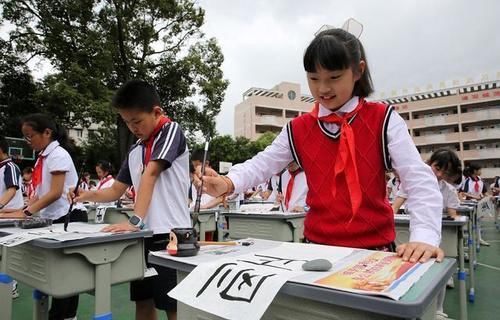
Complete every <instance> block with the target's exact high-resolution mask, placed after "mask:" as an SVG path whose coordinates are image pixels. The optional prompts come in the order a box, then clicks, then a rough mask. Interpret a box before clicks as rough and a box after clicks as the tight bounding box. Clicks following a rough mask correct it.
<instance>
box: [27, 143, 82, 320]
mask: <svg viewBox="0 0 500 320" xmlns="http://www.w3.org/2000/svg"><path fill="white" fill-rule="evenodd" d="M52 172H64V173H65V179H64V186H63V192H62V194H61V196H60V197H59V199H57V200H56V201H54V202H52V203H51V204H49V205H48V206H46V207H45V208H43V209H40V211H39V214H40V216H41V217H42V218H49V219H52V222H53V223H63V222H64V219H65V218H64V216H65V215H66V214H67V213H68V210H69V206H70V203H69V201H68V198H67V194H68V190H69V189H70V188H73V187H74V186H76V184H77V183H78V176H77V173H76V169H75V165H74V164H73V160H72V159H71V156H70V155H69V153H68V152H67V151H66V150H65V149H64V148H63V147H61V146H60V145H59V142H58V141H52V142H51V143H49V144H48V145H47V146H46V147H45V149H44V150H43V151H41V152H40V154H39V155H38V158H37V162H36V163H35V167H34V169H33V180H32V183H33V187H34V189H35V191H34V193H35V196H37V197H38V198H41V197H43V196H44V195H45V194H47V193H48V192H49V191H50V188H51V185H52ZM40 179H41V180H40ZM81 206H82V205H81V204H80V207H81ZM76 207H78V206H76ZM70 221H81V222H86V221H87V214H86V212H85V211H84V210H80V209H77V210H75V211H74V212H72V213H71V215H70ZM77 308H78V295H76V296H71V297H67V298H62V299H59V298H53V299H52V305H51V308H50V310H49V319H66V318H72V317H74V316H75V315H76V310H77Z"/></svg>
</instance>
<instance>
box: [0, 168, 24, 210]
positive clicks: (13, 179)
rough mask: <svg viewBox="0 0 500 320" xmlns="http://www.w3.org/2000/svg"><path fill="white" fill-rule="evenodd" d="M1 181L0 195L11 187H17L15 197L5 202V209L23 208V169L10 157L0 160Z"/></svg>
mask: <svg viewBox="0 0 500 320" xmlns="http://www.w3.org/2000/svg"><path fill="white" fill-rule="evenodd" d="M0 181H1V183H0V195H3V194H4V193H5V192H6V191H7V190H8V189H10V188H15V189H16V193H15V194H14V197H13V198H12V199H11V200H10V201H9V202H8V203H3V205H4V207H3V209H22V207H23V205H24V202H23V194H22V185H23V184H22V178H21V170H19V167H18V166H17V165H16V164H15V163H14V162H12V159H10V158H9V159H5V160H3V161H1V162H0Z"/></svg>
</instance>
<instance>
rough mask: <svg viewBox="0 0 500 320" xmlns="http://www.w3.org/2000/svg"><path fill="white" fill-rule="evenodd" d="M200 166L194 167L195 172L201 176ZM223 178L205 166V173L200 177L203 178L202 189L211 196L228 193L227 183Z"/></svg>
mask: <svg viewBox="0 0 500 320" xmlns="http://www.w3.org/2000/svg"><path fill="white" fill-rule="evenodd" d="M199 169H200V168H197V169H196V174H197V175H198V177H200V178H201V171H199ZM225 179H229V178H227V177H226V178H223V177H222V176H220V175H219V174H218V173H217V172H216V171H215V170H214V169H212V168H205V175H204V176H203V177H202V180H203V191H204V192H206V193H207V194H209V195H211V196H212V197H220V196H221V195H223V194H225V193H228V192H229V191H230V190H229V185H228V183H227V182H226V181H225Z"/></svg>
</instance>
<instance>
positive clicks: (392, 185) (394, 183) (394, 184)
mask: <svg viewBox="0 0 500 320" xmlns="http://www.w3.org/2000/svg"><path fill="white" fill-rule="evenodd" d="M393 174H394V177H392V178H391V179H389V181H387V195H388V197H389V201H394V199H396V194H397V193H398V191H399V188H400V186H401V181H400V180H399V176H398V174H397V173H396V172H393Z"/></svg>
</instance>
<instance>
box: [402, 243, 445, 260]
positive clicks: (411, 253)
mask: <svg viewBox="0 0 500 320" xmlns="http://www.w3.org/2000/svg"><path fill="white" fill-rule="evenodd" d="M396 253H397V254H398V256H400V257H402V258H403V260H404V261H410V262H421V263H424V262H426V261H427V260H429V259H430V258H436V261H437V262H441V261H443V258H444V251H443V250H442V249H441V248H439V247H434V246H432V245H430V244H427V243H424V242H408V243H403V244H401V245H399V246H398V247H397V248H396Z"/></svg>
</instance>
